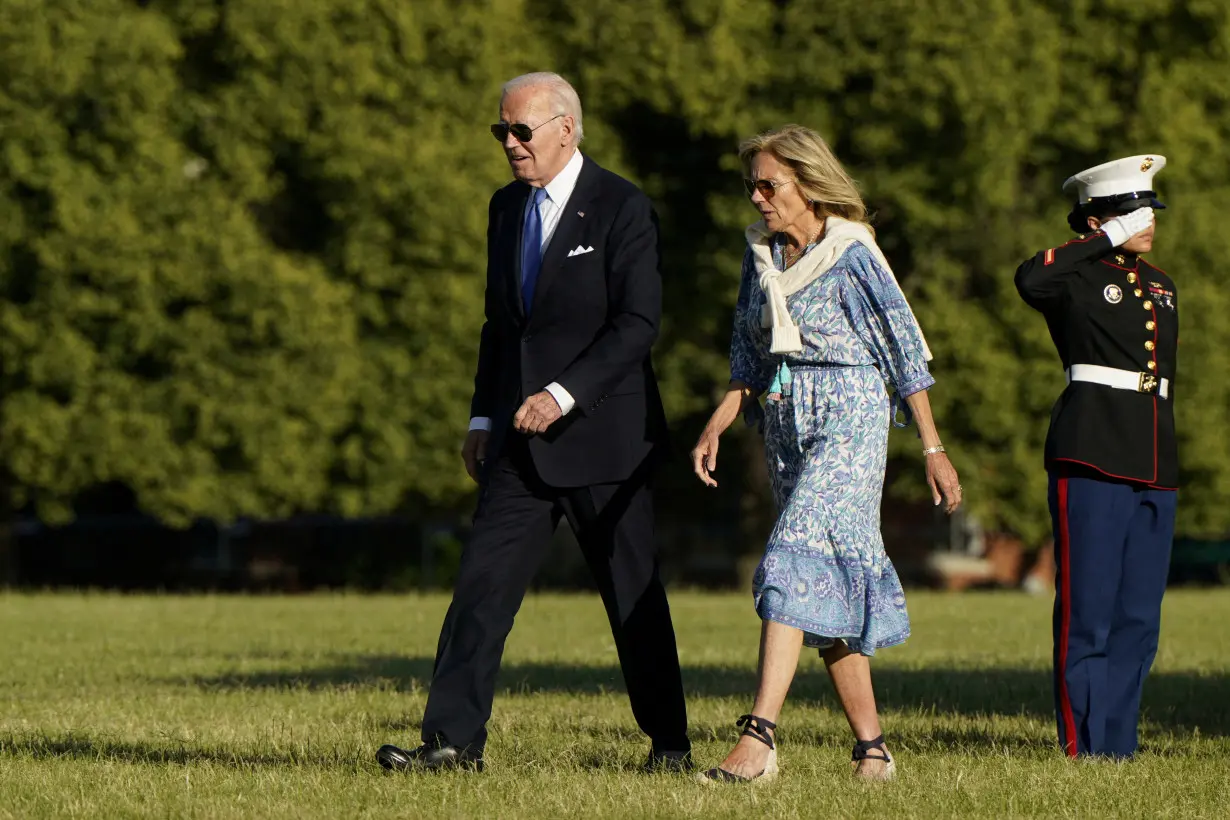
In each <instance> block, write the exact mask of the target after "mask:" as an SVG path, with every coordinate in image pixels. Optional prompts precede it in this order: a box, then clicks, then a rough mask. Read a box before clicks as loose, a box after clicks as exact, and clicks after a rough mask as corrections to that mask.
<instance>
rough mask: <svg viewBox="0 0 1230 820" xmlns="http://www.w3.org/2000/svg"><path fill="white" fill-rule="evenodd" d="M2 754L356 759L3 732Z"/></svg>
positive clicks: (335, 763)
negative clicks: (5, 733) (4, 733)
mask: <svg viewBox="0 0 1230 820" xmlns="http://www.w3.org/2000/svg"><path fill="white" fill-rule="evenodd" d="M0 757H5V758H13V757H32V758H34V759H35V760H51V759H57V758H58V759H69V760H105V761H109V762H118V763H133V764H147V765H161V766H166V765H181V766H186V765H199V764H202V763H204V764H213V765H216V766H225V767H228V768H236V769H249V768H268V767H297V768H302V767H305V766H307V767H319V768H337V767H339V766H354V765H355V761H354V760H353V759H348V758H345V757H342V756H340V755H337V754H322V753H319V752H313V751H299V750H295V751H287V752H284V753H272V754H270V753H260V754H255V753H246V752H234V751H228V750H226V749H210V748H202V747H195V746H182V745H181V746H174V747H173V746H163V745H159V744H158V743H156V742H149V743H139V742H130V741H117V740H108V739H106V738H98V737H80V736H73V735H17V734H10V735H0Z"/></svg>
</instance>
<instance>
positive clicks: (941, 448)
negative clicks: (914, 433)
mask: <svg viewBox="0 0 1230 820" xmlns="http://www.w3.org/2000/svg"><path fill="white" fill-rule="evenodd" d="M946 452H948V451H947V450H945V449H944V445H943V444H937V445H936V446H935V447H928V448H927V449H925V450H923V455H924V456H933V455H935V454H936V453H946Z"/></svg>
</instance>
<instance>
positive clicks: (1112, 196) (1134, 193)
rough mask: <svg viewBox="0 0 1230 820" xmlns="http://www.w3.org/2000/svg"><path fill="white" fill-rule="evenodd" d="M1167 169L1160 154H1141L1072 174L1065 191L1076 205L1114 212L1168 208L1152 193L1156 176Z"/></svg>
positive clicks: (1064, 187)
mask: <svg viewBox="0 0 1230 820" xmlns="http://www.w3.org/2000/svg"><path fill="white" fill-rule="evenodd" d="M1165 167H1166V158H1165V157H1164V156H1162V155H1161V154H1141V155H1139V156H1135V157H1124V158H1123V159H1117V160H1114V161H1113V162H1104V163H1102V164H1101V165H1095V166H1094V167H1092V168H1086V169H1085V170H1084V171H1081V172H1080V173H1079V174H1073V175H1072V176H1070V177H1068V178H1067V180H1066V181H1065V182H1064V183H1063V189H1064V191H1068V192H1069V193H1074V195H1075V197H1076V204H1077V205H1078V206H1080V205H1088V204H1092V205H1095V206H1097V205H1103V204H1104V205H1107V206H1109V208H1110V209H1111V210H1125V211H1127V210H1133V209H1135V208H1140V207H1143V206H1146V205H1148V206H1150V207H1153V208H1165V207H1166V206H1165V205H1163V204H1162V203H1161V202H1158V201H1157V194H1156V193H1155V192H1154V191H1153V175H1154V174H1156V173H1157V172H1158V171H1160V170H1162V169H1163V168H1165Z"/></svg>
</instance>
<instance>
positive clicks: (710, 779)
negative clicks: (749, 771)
mask: <svg viewBox="0 0 1230 820" xmlns="http://www.w3.org/2000/svg"><path fill="white" fill-rule="evenodd" d="M735 725H736V726H738V727H740V728H742V729H743V732H742V734H744V735H747V736H748V737H754V738H756V739H757V740H759V741H760V742H761V743H763V744H764V745H766V746H768V747H769V759H768V760H766V761H765V763H764V769H762V770H761V772H760V774H758V775H756V776H755V777H744V776H743V775H741V774H735V773H734V772H728V771H726V770H725V769H710V770H709V771H707V772H700V773H698V774H697V775H696V779H697V780H699V781H700V782H701V783H706V784H708V783H751V782H753V781H755V782H758V783H759V782H764V781H768V780H772V779H773V778H775V777H777V771H778V769H777V744H775V743H774V742H773V736H772V735H770V734H769V732H770V731H774V732H776V731H777V724H776V723H773V722H772V721H768V720H765V719H764V718H762V717H757V716H756V715H743V716H742V717H740V718H739V720H738V721H737V722H736V723H735Z"/></svg>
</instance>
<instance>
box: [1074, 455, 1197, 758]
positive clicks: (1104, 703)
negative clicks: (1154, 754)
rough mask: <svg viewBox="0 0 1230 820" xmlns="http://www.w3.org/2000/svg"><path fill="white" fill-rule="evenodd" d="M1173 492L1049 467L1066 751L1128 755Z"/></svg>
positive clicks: (1162, 577)
mask: <svg viewBox="0 0 1230 820" xmlns="http://www.w3.org/2000/svg"><path fill="white" fill-rule="evenodd" d="M1175 503H1176V493H1175V492H1174V491H1173V490H1153V489H1148V488H1147V487H1145V486H1143V485H1140V484H1133V483H1130V482H1117V481H1114V480H1112V479H1109V478H1098V477H1093V475H1092V474H1090V473H1086V472H1080V473H1077V472H1073V471H1070V470H1068V469H1066V468H1064V467H1062V466H1058V465H1057V466H1056V467H1054V468H1052V469H1051V471H1050V505H1051V520H1052V523H1053V525H1054V528H1055V563H1056V579H1055V580H1056V583H1055V615H1054V637H1055V712H1056V718H1057V720H1058V723H1059V745H1060V747H1061V748H1063V750H1064V752H1065V753H1066V754H1068V755H1069V756H1071V757H1075V756H1077V755H1095V756H1106V757H1114V758H1126V757H1131V756H1132V755H1133V754H1135V752H1136V744H1137V737H1136V728H1137V723H1138V722H1139V718H1140V695H1141V691H1142V689H1143V687H1144V682H1145V676H1146V675H1148V674H1149V667H1150V666H1152V665H1153V658H1154V656H1155V655H1156V654H1157V636H1158V631H1159V629H1160V627H1161V609H1162V594H1163V593H1164V592H1165V589H1166V578H1167V575H1168V572H1169V567H1170V546H1171V542H1172V541H1173V539H1174V520H1175Z"/></svg>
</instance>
